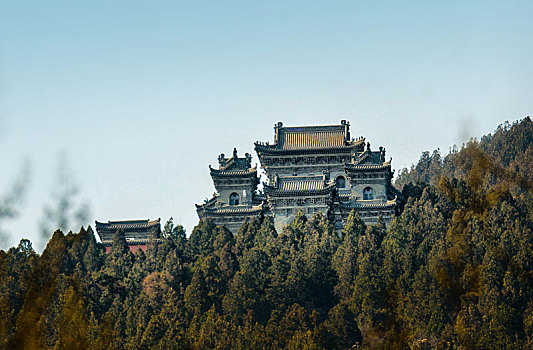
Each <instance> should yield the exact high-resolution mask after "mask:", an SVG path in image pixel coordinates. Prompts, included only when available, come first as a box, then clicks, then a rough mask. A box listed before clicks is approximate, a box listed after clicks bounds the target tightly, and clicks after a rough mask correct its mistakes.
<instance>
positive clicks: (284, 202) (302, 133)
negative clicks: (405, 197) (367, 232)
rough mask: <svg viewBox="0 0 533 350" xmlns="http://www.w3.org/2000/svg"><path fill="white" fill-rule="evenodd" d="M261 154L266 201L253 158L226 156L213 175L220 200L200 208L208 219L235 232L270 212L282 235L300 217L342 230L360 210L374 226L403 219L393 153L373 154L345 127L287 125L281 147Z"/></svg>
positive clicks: (279, 135) (259, 148)
mask: <svg viewBox="0 0 533 350" xmlns="http://www.w3.org/2000/svg"><path fill="white" fill-rule="evenodd" d="M255 150H256V152H257V156H258V157H259V161H260V163H261V167H262V168H263V169H264V170H265V172H266V175H267V182H266V183H264V184H263V191H264V195H263V194H262V195H261V196H258V195H257V194H256V186H257V169H256V168H255V167H254V168H251V156H250V155H249V154H247V155H246V156H245V158H238V157H237V153H236V151H234V154H233V157H232V158H225V157H224V155H223V154H222V155H220V157H219V163H220V165H219V169H217V170H215V169H211V168H210V169H211V177H212V178H213V182H214V183H215V187H216V188H217V194H215V196H214V197H213V198H212V199H210V200H207V201H206V202H205V204H203V205H201V206H198V205H197V211H198V215H199V216H200V218H201V219H204V218H211V219H212V220H214V221H215V223H217V224H225V225H226V226H227V227H228V228H230V229H231V230H232V232H235V231H236V230H237V229H238V227H239V226H240V224H241V223H242V222H243V221H244V219H245V218H246V217H253V216H257V215H258V214H259V213H261V212H263V213H264V214H266V215H273V217H274V225H275V227H276V229H277V230H278V231H280V230H281V229H282V228H283V226H285V225H287V224H288V223H290V221H291V220H292V219H293V218H294V216H295V215H296V213H297V212H298V211H302V212H303V213H304V214H306V215H309V216H312V215H314V214H316V213H318V212H320V213H323V214H324V215H327V216H328V217H329V218H330V219H332V220H333V221H334V222H335V226H336V227H337V228H338V229H340V228H342V227H343V225H344V222H345V221H346V218H347V216H348V214H349V213H350V211H351V210H354V209H355V210H356V211H357V213H358V214H359V216H360V217H361V218H362V219H363V220H364V221H365V222H366V223H368V224H372V223H375V222H376V221H377V218H378V217H379V216H382V218H383V219H384V221H385V222H386V223H387V224H388V223H389V222H390V220H391V219H392V217H393V216H394V215H395V214H396V213H397V211H398V201H399V200H401V193H400V192H399V191H398V190H396V189H395V188H394V186H393V185H392V183H391V180H392V176H393V171H392V169H391V162H390V160H389V161H386V160H385V149H384V148H383V147H379V150H378V151H372V150H371V148H370V143H366V142H365V139H364V138H363V137H359V138H357V139H354V138H352V137H351V135H350V123H348V122H347V121H345V120H343V121H341V123H340V124H339V125H325V126H299V127H284V126H283V123H281V122H280V123H277V124H276V125H274V142H273V143H272V144H270V143H268V142H256V143H255ZM243 191H244V192H243ZM241 192H242V193H243V194H244V193H250V194H251V195H250V196H249V197H250V198H249V200H248V202H247V203H242V202H240V201H242V199H241V197H240V193H241ZM232 198H235V199H236V200H237V202H235V201H233V202H232Z"/></svg>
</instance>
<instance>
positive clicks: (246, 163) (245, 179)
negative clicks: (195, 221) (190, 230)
mask: <svg viewBox="0 0 533 350" xmlns="http://www.w3.org/2000/svg"><path fill="white" fill-rule="evenodd" d="M209 171H210V173H211V178H212V179H213V184H214V186H215V189H216V193H215V194H214V195H213V197H212V198H210V199H208V200H206V201H205V202H204V203H203V204H201V205H198V204H196V212H197V213H198V216H199V217H200V219H210V220H212V221H213V222H214V223H215V224H217V225H225V226H226V227H227V228H228V229H229V230H230V231H231V232H233V233H236V232H237V231H238V230H239V227H241V225H242V223H243V222H244V220H246V219H247V218H248V219H252V218H255V217H257V216H258V215H261V214H262V213H263V212H264V211H265V201H264V200H263V198H261V197H260V196H259V195H258V194H257V185H258V184H259V178H258V177H257V167H253V168H252V156H251V155H250V154H248V153H246V154H245V155H244V157H242V158H240V157H239V156H238V155H237V149H233V155H232V156H231V157H229V158H226V156H225V155H224V154H221V155H219V157H218V169H213V168H212V167H211V166H209Z"/></svg>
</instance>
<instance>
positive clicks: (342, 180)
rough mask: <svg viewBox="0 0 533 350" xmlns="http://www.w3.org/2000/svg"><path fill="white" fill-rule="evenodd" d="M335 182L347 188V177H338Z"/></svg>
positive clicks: (338, 186)
mask: <svg viewBox="0 0 533 350" xmlns="http://www.w3.org/2000/svg"><path fill="white" fill-rule="evenodd" d="M335 184H336V185H337V188H345V187H346V179H344V177H343V176H339V177H337V180H335Z"/></svg>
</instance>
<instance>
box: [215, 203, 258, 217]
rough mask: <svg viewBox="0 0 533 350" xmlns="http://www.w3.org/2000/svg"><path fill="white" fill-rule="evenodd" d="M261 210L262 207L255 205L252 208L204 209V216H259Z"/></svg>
mask: <svg viewBox="0 0 533 350" xmlns="http://www.w3.org/2000/svg"><path fill="white" fill-rule="evenodd" d="M262 210H263V205H262V204H260V205H256V206H252V207H247V206H242V207H239V206H235V207H225V208H205V212H206V214H209V215H240V214H259V213H260V212H261V211H262Z"/></svg>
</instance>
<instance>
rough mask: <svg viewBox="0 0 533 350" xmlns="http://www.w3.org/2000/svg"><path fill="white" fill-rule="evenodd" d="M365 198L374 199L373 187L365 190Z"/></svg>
mask: <svg viewBox="0 0 533 350" xmlns="http://www.w3.org/2000/svg"><path fill="white" fill-rule="evenodd" d="M363 199H364V200H370V199H374V190H373V189H372V188H371V187H367V188H365V189H364V190H363Z"/></svg>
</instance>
